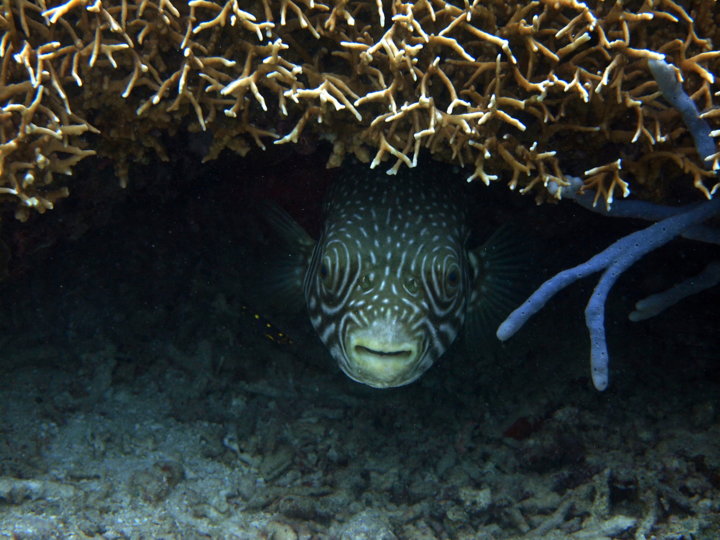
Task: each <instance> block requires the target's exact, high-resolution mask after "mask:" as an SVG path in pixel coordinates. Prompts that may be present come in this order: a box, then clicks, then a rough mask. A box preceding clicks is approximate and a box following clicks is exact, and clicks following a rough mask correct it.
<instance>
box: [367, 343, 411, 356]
mask: <svg viewBox="0 0 720 540" xmlns="http://www.w3.org/2000/svg"><path fill="white" fill-rule="evenodd" d="M355 353H356V354H358V355H364V354H374V355H377V356H387V357H392V356H395V357H398V358H410V356H411V355H412V353H413V352H412V350H411V349H400V350H395V351H384V350H379V349H371V348H370V347H366V346H365V345H355Z"/></svg>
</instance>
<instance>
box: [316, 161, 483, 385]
mask: <svg viewBox="0 0 720 540" xmlns="http://www.w3.org/2000/svg"><path fill="white" fill-rule="evenodd" d="M466 239H467V231H466V226H465V213H464V210H463V207H462V205H460V204H459V203H458V202H457V201H456V200H455V199H454V198H453V197H452V196H451V194H450V192H449V190H447V189H446V188H445V187H444V186H442V185H441V184H439V183H436V182H428V181H419V180H414V179H413V178H412V176H410V175H407V176H398V177H390V178H388V177H387V176H384V175H382V173H370V174H369V175H368V174H367V173H365V174H360V175H356V176H351V175H348V176H346V177H345V178H344V179H343V180H341V181H340V182H339V183H338V184H337V185H336V186H335V187H334V189H333V190H332V192H331V196H330V197H329V199H328V201H327V203H326V221H325V225H324V229H323V233H322V235H321V238H320V240H319V241H318V243H317V244H316V246H315V250H314V253H313V256H312V259H311V262H310V265H309V268H308V271H307V272H306V274H305V281H304V290H305V299H306V302H307V307H308V312H309V315H310V320H311V322H312V324H313V326H314V327H315V330H316V331H317V333H318V335H319V336H320V338H321V340H322V341H323V342H324V344H325V345H326V346H327V348H328V349H329V350H330V352H331V354H332V356H333V357H334V358H335V359H336V361H337V362H338V364H339V366H340V367H341V369H342V370H343V371H344V372H345V373H346V374H347V375H348V376H349V377H350V378H352V379H354V380H356V381H358V382H361V383H364V384H367V385H370V386H373V387H376V388H388V387H395V386H402V385H405V384H409V383H411V382H413V381H414V380H416V379H417V378H418V377H419V376H420V375H422V374H423V373H424V372H425V371H426V370H427V369H428V368H429V367H430V366H431V365H432V364H433V362H434V361H435V360H437V359H438V358H439V357H440V356H442V354H443V353H444V352H445V351H446V350H447V348H448V347H449V345H450V344H451V343H452V342H453V341H454V340H455V338H456V336H457V334H458V332H459V331H460V329H461V328H462V325H463V322H464V319H465V312H466V303H467V302H466V299H467V296H468V290H469V280H470V277H469V273H470V269H469V265H468V259H467V254H466V251H465V242H466Z"/></svg>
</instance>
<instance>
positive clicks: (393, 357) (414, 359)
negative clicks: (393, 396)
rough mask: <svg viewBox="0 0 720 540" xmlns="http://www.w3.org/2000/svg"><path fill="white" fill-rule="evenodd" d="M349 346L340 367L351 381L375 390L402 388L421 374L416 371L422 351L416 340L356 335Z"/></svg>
mask: <svg viewBox="0 0 720 540" xmlns="http://www.w3.org/2000/svg"><path fill="white" fill-rule="evenodd" d="M348 345H349V347H347V348H346V351H347V357H346V359H345V362H341V367H342V369H343V371H344V372H345V373H346V374H347V375H348V376H349V377H350V378H351V379H354V380H356V381H358V382H361V383H363V384H367V385H369V386H372V387H375V388H392V387H395V386H403V385H405V384H409V383H411V382H412V381H414V380H415V379H417V377H419V376H420V374H421V373H422V371H418V369H417V367H418V360H419V357H420V350H421V347H420V346H419V344H418V343H415V342H414V341H413V340H406V339H400V340H398V339H390V340H386V339H378V338H377V336H371V335H355V336H353V337H351V338H350V340H349V343H348Z"/></svg>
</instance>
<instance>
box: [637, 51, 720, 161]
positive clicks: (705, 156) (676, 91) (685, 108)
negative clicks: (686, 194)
mask: <svg viewBox="0 0 720 540" xmlns="http://www.w3.org/2000/svg"><path fill="white" fill-rule="evenodd" d="M648 67H649V68H650V72H651V73H652V76H653V77H654V78H655V81H656V82H657V84H658V86H659V87H660V91H661V92H662V95H663V97H664V98H665V99H667V100H668V101H669V102H670V104H671V105H672V106H673V107H675V108H676V109H677V110H678V111H679V112H680V114H681V115H682V119H683V122H685V125H686V126H687V128H688V130H689V131H690V133H691V134H692V136H693V139H694V140H695V148H696V149H697V151H698V154H699V155H700V158H701V159H702V160H703V163H706V162H707V161H708V160H709V159H710V157H711V156H713V155H714V154H715V152H716V149H715V141H714V140H713V138H712V136H711V135H710V132H711V129H710V125H709V124H708V123H707V122H706V121H705V120H703V119H702V118H700V112H699V111H698V110H697V107H696V106H695V103H694V102H693V100H692V99H690V96H688V95H687V94H686V93H685V90H683V87H682V83H681V82H680V80H679V79H678V76H677V71H676V69H675V67H674V66H672V65H671V64H668V63H667V62H665V60H657V59H654V58H650V59H648Z"/></svg>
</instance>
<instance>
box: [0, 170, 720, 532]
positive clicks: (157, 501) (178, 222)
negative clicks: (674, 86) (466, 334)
mask: <svg viewBox="0 0 720 540" xmlns="http://www.w3.org/2000/svg"><path fill="white" fill-rule="evenodd" d="M108 181H112V180H108ZM156 195H157V194H156V193H150V194H149V195H147V194H146V195H143V194H142V193H139V194H138V193H135V194H132V197H128V199H130V200H132V201H133V203H132V204H128V203H118V205H117V206H116V208H115V209H114V210H113V211H112V217H111V218H108V219H107V224H106V225H104V226H102V227H97V228H94V229H93V230H91V231H89V232H87V233H85V234H83V235H78V236H80V237H79V239H78V240H76V241H57V242H55V243H54V244H53V245H52V246H49V247H46V248H44V249H43V250H42V255H38V256H37V257H36V258H35V259H33V258H32V257H29V258H28V261H29V263H28V267H26V268H22V269H20V270H18V271H16V272H15V273H14V274H13V275H12V276H11V278H9V279H8V280H6V282H5V283H4V284H3V285H2V290H1V291H0V294H1V298H2V305H0V325H1V332H0V538H18V539H31V538H32V539H35V538H38V539H40V538H42V539H45V538H106V539H118V538H138V539H139V538H178V539H180V538H183V539H184V538H187V539H192V538H229V539H231V538H268V539H276V540H277V539H293V538H342V539H352V538H360V539H362V538H365V539H392V538H401V539H436V538H437V539H444V538H453V539H454V538H457V539H461V538H463V539H464V538H495V539H502V538H518V539H519V538H533V539H535V538H574V539H575V538H577V539H581V538H582V539H597V538H623V539H624V538H661V539H681V538H682V539H691V538H692V539H713V538H720V400H719V397H720V358H718V356H720V355H719V354H718V345H719V344H720V339H719V337H718V332H717V322H716V321H717V318H716V317H717V303H718V300H719V299H720V295H719V294H718V292H717V291H708V292H707V293H705V294H703V295H701V296H698V297H695V298H692V299H688V300H686V301H685V302H684V303H682V304H680V305H678V306H676V307H675V308H673V309H672V310H669V311H668V312H666V313H664V314H663V315H661V316H659V317H657V318H655V319H651V320H649V321H647V322H644V323H638V324H633V323H629V322H627V320H626V314H627V312H628V310H629V309H630V308H631V306H632V303H633V302H634V301H635V300H637V299H638V297H639V296H642V295H643V294H649V293H650V292H654V291H655V290H657V289H660V288H663V287H667V286H669V285H671V284H672V282H673V281H674V280H676V279H678V278H679V277H680V276H681V275H682V274H683V272H684V273H685V274H687V273H688V272H692V271H693V270H695V271H696V270H699V268H700V266H701V265H702V264H703V263H704V262H706V261H707V260H709V257H711V256H712V255H713V253H712V250H710V249H709V248H707V247H706V246H699V247H698V246H696V245H694V244H691V243H675V244H674V245H673V246H669V247H667V248H666V249H665V250H663V251H662V252H661V253H659V254H655V255H653V256H651V257H650V258H649V259H648V260H646V261H643V262H641V263H640V264H639V265H637V267H635V268H633V270H632V271H631V272H630V273H629V274H628V276H627V277H624V278H623V279H622V280H621V281H620V282H619V284H618V286H617V288H616V289H615V290H614V291H613V293H612V295H611V301H610V303H609V305H608V314H607V321H608V322H607V326H608V335H609V342H610V353H611V357H612V365H611V386H610V389H609V390H607V391H606V392H604V393H599V392H597V391H595V390H594V389H593V388H592V385H591V384H590V382H589V377H588V354H589V351H588V338H587V334H586V331H585V328H584V323H583V319H582V310H583V308H584V302H585V300H586V299H587V297H588V294H589V293H590V291H591V290H592V287H593V285H594V282H593V280H586V281H583V282H582V283H579V284H576V285H575V286H573V287H572V288H571V289H570V290H569V291H568V292H567V293H565V294H563V295H561V296H560V297H559V298H557V299H556V300H554V301H553V302H551V303H550V304H549V305H548V306H547V308H546V310H545V311H544V312H543V313H542V314H541V315H539V316H537V317H535V318H534V319H532V320H531V321H530V323H529V324H528V326H527V328H525V329H524V330H523V331H521V332H520V333H519V334H518V335H517V336H516V337H515V338H513V339H512V340H510V341H509V342H508V343H507V344H506V345H504V346H498V345H496V344H492V345H488V346H487V347H486V351H485V352H483V353H475V354H468V353H467V351H465V350H464V349H463V348H461V347H458V349H457V350H455V351H453V352H451V354H450V355H449V356H448V357H447V358H445V359H444V361H443V362H441V363H439V364H438V365H436V366H435V367H434V368H433V369H431V370H430V371H429V372H428V373H427V374H426V375H425V376H424V377H423V378H422V379H421V380H420V381H419V382H418V383H416V384H413V385H411V386H409V387H406V388H401V389H395V390H387V391H378V390H372V389H370V388H367V387H364V386H362V385H359V384H356V383H353V382H351V381H350V380H348V379H347V378H346V377H345V376H344V375H342V374H341V373H339V371H338V369H337V368H336V367H335V366H334V364H333V362H332V361H331V360H330V359H329V355H327V353H326V352H325V350H324V348H323V347H322V345H320V344H319V343H318V342H317V341H316V340H315V339H314V338H313V336H312V334H311V333H309V332H307V331H306V330H305V327H304V326H302V325H292V324H289V323H287V326H281V327H280V328H281V330H284V331H285V332H286V333H288V334H290V335H291V336H292V337H293V340H294V343H293V344H289V345H279V344H277V343H273V342H271V341H270V340H268V339H266V338H265V337H264V329H263V327H262V324H259V323H258V321H257V320H256V319H255V318H254V317H252V315H253V313H254V310H255V306H252V305H250V306H248V305H247V301H246V297H247V295H246V294H245V293H246V292H247V290H248V287H250V285H248V283H247V282H245V280H244V279H245V278H244V277H243V276H245V275H246V274H247V272H246V270H248V269H251V270H252V269H253V267H254V266H255V265H256V264H258V263H257V262H256V259H255V255H254V251H253V249H251V248H249V247H248V246H247V245H246V243H245V240H247V236H248V234H245V233H246V232H247V231H252V229H253V226H252V224H250V220H249V219H246V216H245V215H246V214H247V212H245V210H246V209H247V207H246V203H245V202H244V201H243V200H242V199H239V200H236V201H233V202H232V203H230V204H228V203H227V201H225V203H223V202H222V201H223V200H225V197H224V196H217V195H215V196H216V197H217V198H216V199H213V196H214V195H212V194H207V193H204V192H203V188H198V189H196V190H195V191H192V190H191V191H190V192H188V193H182V192H181V193H179V194H175V195H174V196H173V197H170V198H168V199H167V200H163V199H162V198H159V197H157V196H156ZM513 197H516V198H517V195H513ZM513 200H514V199H513ZM527 202H528V204H527V205H525V206H523V207H522V208H523V210H522V211H523V212H526V214H527V215H530V216H533V215H540V214H541V213H542V216H543V217H542V218H541V219H540V220H539V222H538V223H540V225H538V226H537V227H536V228H538V229H541V228H542V224H543V223H544V224H546V225H547V227H555V228H554V229H552V230H540V234H541V236H542V238H543V240H542V241H541V242H540V243H541V244H542V242H545V244H543V245H545V246H546V247H547V251H548V257H550V258H552V257H555V259H557V258H558V254H562V257H560V258H561V259H562V260H561V261H557V260H555V259H553V261H554V262H552V263H548V262H545V263H543V264H544V265H545V266H547V267H548V268H550V267H551V269H554V270H557V269H559V268H561V267H562V266H563V265H567V264H570V263H577V262H580V261H581V260H583V258H586V257H587V256H589V255H591V254H592V253H593V252H594V251H596V250H597V249H599V248H601V247H604V246H605V245H607V244H608V243H609V242H610V241H611V240H612V239H614V238H617V237H618V236H620V235H621V234H623V233H625V232H628V231H629V230H634V227H635V225H636V224H627V223H625V224H622V225H621V224H616V223H613V224H609V221H610V220H608V219H607V218H600V217H588V216H587V215H584V214H582V212H581V211H576V210H575V209H573V210H572V211H568V210H567V207H565V209H564V210H563V208H561V206H562V205H561V206H558V207H555V208H550V207H546V206H544V207H541V208H542V210H537V211H536V210H535V206H534V205H533V204H532V202H531V201H527ZM568 204H569V205H571V204H572V203H568ZM56 212H60V211H59V210H58V211H56ZM108 212H110V210H108ZM533 212H537V214H533ZM578 212H580V213H579V214H578ZM57 215H60V214H57ZM229 216H234V217H229ZM238 216H239V217H238ZM595 230H598V231H603V232H598V233H597V235H596V234H595V233H594V232H592V231H595ZM595 236H599V237H600V238H598V239H597V240H594V237H595ZM38 251H40V250H38ZM715 255H717V252H715ZM545 270H547V269H546V268H543V269H542V271H545ZM542 271H541V269H538V274H540V273H542ZM638 291H639V292H638ZM243 306H246V308H243Z"/></svg>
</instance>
